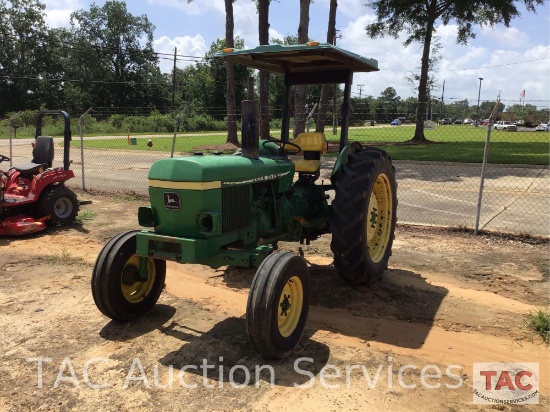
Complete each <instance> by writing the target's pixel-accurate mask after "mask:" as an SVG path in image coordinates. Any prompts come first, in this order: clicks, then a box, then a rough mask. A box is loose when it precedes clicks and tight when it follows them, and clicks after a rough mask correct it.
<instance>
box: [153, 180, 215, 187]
mask: <svg viewBox="0 0 550 412" xmlns="http://www.w3.org/2000/svg"><path fill="white" fill-rule="evenodd" d="M149 186H150V187H158V188H161V189H188V190H210V189H219V188H221V187H222V182H221V181H220V180H217V181H214V182H171V181H167V180H155V179H149Z"/></svg>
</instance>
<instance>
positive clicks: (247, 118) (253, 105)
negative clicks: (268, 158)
mask: <svg viewBox="0 0 550 412" xmlns="http://www.w3.org/2000/svg"><path fill="white" fill-rule="evenodd" d="M241 113H242V114H241V136H242V149H241V156H243V157H247V158H249V159H258V158H259V157H260V153H259V144H260V122H259V121H258V102H257V101H255V100H243V101H242V102H241Z"/></svg>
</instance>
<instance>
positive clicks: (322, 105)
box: [315, 0, 338, 133]
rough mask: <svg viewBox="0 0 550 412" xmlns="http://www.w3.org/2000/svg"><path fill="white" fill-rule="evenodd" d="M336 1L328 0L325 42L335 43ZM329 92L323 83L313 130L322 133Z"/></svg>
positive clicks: (328, 88) (328, 87)
mask: <svg viewBox="0 0 550 412" xmlns="http://www.w3.org/2000/svg"><path fill="white" fill-rule="evenodd" d="M337 7H338V2H337V1H336V0H330V10H329V13H328V29H327V43H331V44H336V41H335V40H336V8H337ZM329 92H330V85H328V84H323V86H322V87H321V98H320V99H319V110H318V112H317V123H316V125H315V131H316V132H321V133H324V131H325V123H326V120H327V119H326V117H327V109H328V96H329Z"/></svg>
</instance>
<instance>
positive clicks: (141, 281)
mask: <svg viewBox="0 0 550 412" xmlns="http://www.w3.org/2000/svg"><path fill="white" fill-rule="evenodd" d="M141 259H145V261H144V262H143V263H142V264H144V265H145V266H146V267H145V271H146V274H147V277H142V276H140V273H139V265H140V257H139V256H138V255H136V254H134V255H132V256H131V257H130V258H129V259H128V261H127V262H126V264H125V265H124V268H123V269H122V275H121V278H120V287H121V290H122V294H123V295H124V298H125V299H126V300H127V301H128V302H131V303H139V302H141V301H142V300H143V299H145V298H146V297H147V296H148V295H149V293H150V292H151V290H152V289H153V285H154V283H155V276H156V271H155V261H154V260H153V259H152V258H141Z"/></svg>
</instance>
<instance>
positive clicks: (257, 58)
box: [214, 42, 378, 74]
mask: <svg viewBox="0 0 550 412" xmlns="http://www.w3.org/2000/svg"><path fill="white" fill-rule="evenodd" d="M229 50H231V49H229ZM229 50H228V51H225V52H224V51H221V52H217V53H216V54H215V55H214V58H220V59H224V60H226V61H230V62H233V63H237V64H243V65H245V66H248V67H252V68H254V69H259V70H267V71H269V72H272V73H278V74H286V73H303V72H308V73H316V72H321V71H327V70H330V71H338V70H351V71H352V72H372V71H378V61H377V60H375V59H371V58H368V57H363V56H360V55H358V54H356V53H353V52H350V51H348V50H344V49H341V48H340V47H336V46H334V45H332V44H329V43H317V42H309V43H306V44H297V45H290V46H283V45H279V44H271V45H266V46H258V47H255V48H253V49H242V50H239V49H233V50H231V51H229Z"/></svg>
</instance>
